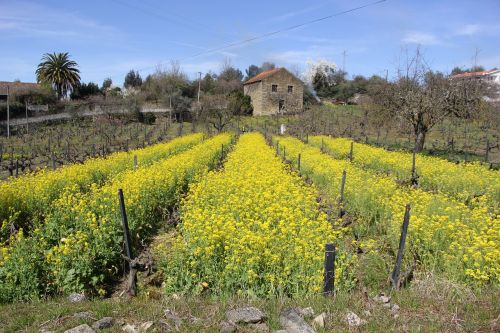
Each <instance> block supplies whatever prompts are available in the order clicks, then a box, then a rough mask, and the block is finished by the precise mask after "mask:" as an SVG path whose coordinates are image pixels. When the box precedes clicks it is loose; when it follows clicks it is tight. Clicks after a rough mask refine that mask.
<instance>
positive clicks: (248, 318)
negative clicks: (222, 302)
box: [226, 306, 267, 324]
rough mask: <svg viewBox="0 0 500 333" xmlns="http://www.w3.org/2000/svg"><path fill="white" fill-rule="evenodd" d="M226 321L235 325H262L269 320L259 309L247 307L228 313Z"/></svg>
mask: <svg viewBox="0 0 500 333" xmlns="http://www.w3.org/2000/svg"><path fill="white" fill-rule="evenodd" d="M226 319H227V320H228V321H229V322H231V323H233V324H240V323H245V324H250V323H254V324H255V323H260V322H262V321H264V320H266V319H267V317H266V315H265V314H264V313H263V312H262V311H260V310H259V309H257V308H254V307H251V306H250V307H245V308H237V309H232V310H229V311H227V312H226Z"/></svg>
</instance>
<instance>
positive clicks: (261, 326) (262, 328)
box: [248, 323, 269, 333]
mask: <svg viewBox="0 0 500 333" xmlns="http://www.w3.org/2000/svg"><path fill="white" fill-rule="evenodd" d="M248 327H249V328H250V329H251V330H252V331H254V332H262V333H268V332H269V326H267V325H266V323H257V324H248Z"/></svg>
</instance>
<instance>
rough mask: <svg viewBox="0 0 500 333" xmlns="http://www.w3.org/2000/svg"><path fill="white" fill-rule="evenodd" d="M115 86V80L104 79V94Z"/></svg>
mask: <svg viewBox="0 0 500 333" xmlns="http://www.w3.org/2000/svg"><path fill="white" fill-rule="evenodd" d="M112 84H113V80H111V78H109V77H108V78H107V79H104V81H103V82H102V88H101V90H102V92H105V91H106V90H107V89H109V88H111V85H112Z"/></svg>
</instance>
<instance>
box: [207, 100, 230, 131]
mask: <svg viewBox="0 0 500 333" xmlns="http://www.w3.org/2000/svg"><path fill="white" fill-rule="evenodd" d="M199 114H200V118H201V119H202V120H203V121H205V122H206V123H208V124H210V125H212V126H213V127H214V128H215V129H216V130H217V132H219V133H220V132H222V131H223V130H224V128H225V127H226V126H227V125H228V124H229V123H230V122H231V120H232V119H233V117H234V114H233V112H232V110H231V109H230V108H229V100H228V98H227V97H226V96H225V95H222V94H216V95H205V96H203V97H202V99H201V101H200V111H199Z"/></svg>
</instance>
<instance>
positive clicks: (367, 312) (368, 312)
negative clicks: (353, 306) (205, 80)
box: [363, 310, 372, 317]
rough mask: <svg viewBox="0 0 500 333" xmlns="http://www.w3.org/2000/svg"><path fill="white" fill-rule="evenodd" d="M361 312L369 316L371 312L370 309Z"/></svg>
mask: <svg viewBox="0 0 500 333" xmlns="http://www.w3.org/2000/svg"><path fill="white" fill-rule="evenodd" d="M363 314H364V315H365V316H366V317H370V316H371V315H372V313H371V312H370V310H365V311H363Z"/></svg>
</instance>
